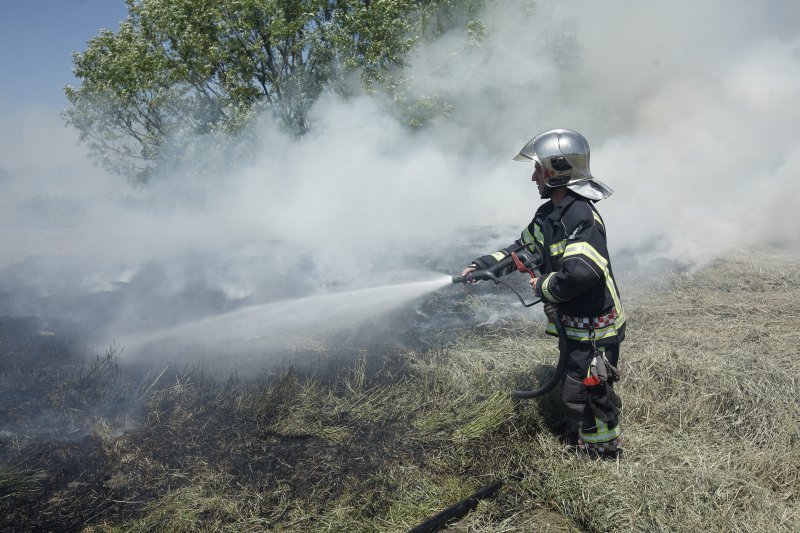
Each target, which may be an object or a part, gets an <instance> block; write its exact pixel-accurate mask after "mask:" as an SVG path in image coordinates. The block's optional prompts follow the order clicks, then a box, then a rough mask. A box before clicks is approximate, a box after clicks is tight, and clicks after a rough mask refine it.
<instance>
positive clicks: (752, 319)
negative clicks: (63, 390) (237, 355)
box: [0, 255, 800, 532]
mask: <svg viewBox="0 0 800 533" xmlns="http://www.w3.org/2000/svg"><path fill="white" fill-rule="evenodd" d="M797 267H798V263H797V262H796V261H793V260H787V259H782V258H778V257H765V256H763V255H762V256H761V257H760V258H759V262H758V263H757V264H756V263H755V262H754V261H750V260H746V259H739V260H736V261H728V262H725V263H722V262H720V263H714V264H711V265H708V266H707V267H705V268H703V269H702V270H700V271H698V272H696V273H692V274H675V275H673V276H670V277H669V278H668V279H665V280H664V282H663V286H662V287H661V288H660V290H659V291H656V292H653V293H651V294H649V295H648V296H646V297H644V298H641V299H637V303H636V304H635V305H631V306H629V308H628V314H629V316H630V324H629V329H628V340H627V341H626V342H625V344H624V345H623V351H622V357H621V361H622V370H623V374H624V377H623V380H622V382H621V383H620V384H619V392H620V394H621V396H622V398H623V401H624V403H625V406H624V428H625V434H626V439H627V441H626V443H627V453H626V456H625V457H624V459H622V460H620V461H593V460H590V459H587V458H585V457H582V456H580V455H578V454H576V452H575V451H574V449H573V447H572V446H571V445H570V444H569V442H568V440H567V438H566V436H565V435H564V433H565V431H566V429H565V426H564V425H563V424H562V420H561V411H560V402H559V400H558V396H557V395H558V394H559V391H558V390H557V391H555V392H554V393H553V394H552V395H551V396H549V397H547V398H544V399H542V400H540V401H532V402H526V403H514V402H512V400H511V399H510V398H509V396H508V392H509V391H510V389H511V388H521V387H525V386H528V385H532V384H534V383H536V382H538V380H540V379H541V377H542V375H541V374H542V372H543V371H544V366H543V365H547V364H550V363H553V362H554V352H555V342H554V340H553V339H551V338H548V337H546V336H545V335H544V333H543V331H542V328H541V326H540V325H539V324H537V323H531V322H528V321H507V322H504V323H503V324H501V325H497V324H495V325H493V326H491V327H485V328H481V329H480V331H478V332H473V333H472V334H470V335H467V336H465V337H464V338H462V339H461V340H459V341H458V342H457V343H455V344H453V345H451V346H447V347H440V348H438V349H433V350H430V351H427V352H425V353H407V354H393V355H387V356H386V357H385V360H384V362H383V364H382V365H381V366H380V370H379V371H377V372H376V373H372V374H370V373H368V372H367V365H366V359H365V357H366V354H361V356H360V357H357V358H356V362H355V364H353V365H352V366H351V367H350V368H349V369H348V370H345V371H342V372H341V375H339V376H336V377H335V378H334V379H333V380H320V379H316V378H314V377H312V376H308V375H299V374H297V373H295V372H292V371H287V372H285V373H284V374H283V375H281V376H280V377H279V378H277V379H275V380H272V381H270V382H267V383H241V382H236V381H231V382H229V383H227V384H219V383H215V382H211V381H207V380H203V379H201V378H198V377H196V376H192V375H191V374H186V375H183V376H173V377H172V378H171V379H170V380H169V381H167V380H166V378H165V383H160V384H159V385H158V386H157V387H151V388H150V389H149V390H147V391H146V394H144V393H143V397H144V399H145V401H146V405H145V407H144V408H143V414H142V415H141V417H140V419H139V422H138V424H139V425H138V427H137V428H136V429H135V430H133V431H128V432H125V433H123V434H121V435H118V434H117V433H116V432H115V431H112V430H111V429H108V428H106V429H104V426H103V425H102V424H96V425H95V426H94V427H95V430H94V435H95V436H94V437H92V438H94V439H96V443H95V447H96V449H95V452H93V453H95V454H96V457H97V458H99V459H97V460H96V461H95V464H96V469H95V471H92V472H90V473H89V474H86V473H84V474H82V476H83V478H82V479H83V481H86V478H87V477H89V478H90V479H91V480H93V481H92V482H91V483H88V486H87V487H81V486H80V485H79V486H78V487H79V488H80V490H79V488H76V486H75V485H74V483H76V482H78V481H80V482H82V481H81V480H80V479H78V478H72V479H66V478H65V479H64V480H63V481H64V482H63V483H61V484H56V483H49V484H47V483H44V485H43V482H42V480H41V479H33V478H31V479H30V480H29V482H28V484H27V485H17V486H26V487H29V488H30V487H34V486H35V487H37V488H36V490H28V489H26V490H27V492H24V491H23V492H18V493H16V494H11V495H9V496H8V497H7V498H4V499H0V506H2V507H0V509H2V511H3V513H0V514H5V515H6V516H8V517H9V518H6V519H5V521H2V520H0V524H2V525H3V526H4V527H8V526H9V524H12V523H14V521H16V523H17V524H27V526H30V527H35V526H37V525H38V526H42V524H43V523H44V524H45V525H47V524H51V525H52V524H53V522H52V521H50V522H42V521H41V520H42V519H41V517H42V516H43V515H42V511H43V510H44V511H45V512H47V513H50V514H49V515H45V516H50V517H52V516H61V517H66V518H65V521H64V522H63V523H64V524H66V525H67V526H69V527H71V528H81V527H85V528H87V529H88V530H92V531H105V530H110V531H201V530H202V531H259V530H264V529H273V530H282V531H292V530H293V531H403V530H407V529H408V528H410V527H412V526H413V525H415V524H417V523H419V522H421V521H422V520H423V519H425V518H426V517H428V516H430V515H432V514H434V513H435V512H437V511H439V510H441V509H442V508H443V507H446V506H448V505H450V504H452V503H454V502H456V501H457V500H459V499H461V498H463V497H465V496H467V495H469V494H470V493H472V492H474V491H475V490H476V489H477V488H478V487H480V486H481V485H484V484H486V483H489V482H491V481H493V480H495V479H497V478H507V477H508V476H509V475H510V474H511V473H513V472H516V471H519V470H522V471H524V472H525V473H526V476H525V477H524V479H522V480H521V481H518V482H510V483H508V484H507V485H506V486H504V488H503V489H502V490H501V491H500V493H499V494H498V496H497V497H496V498H495V499H493V500H491V501H485V502H483V503H482V504H481V505H480V506H479V507H478V508H477V509H476V510H475V511H474V512H473V513H471V514H470V515H469V516H467V517H466V518H465V519H464V520H462V521H461V522H459V523H458V524H456V525H454V526H453V529H454V530H457V531H487V532H488V531H504V532H510V531H576V530H588V531H609V530H617V531H698V530H712V531H794V530H796V524H797V523H798V521H799V520H800V507H799V506H798V494H800V453H798V444H800V442H799V441H800V438H799V437H800V431H799V430H798V427H799V423H798V422H799V420H798V416H799V415H798V412H799V411H800V410H798V405H800V394H798V383H797V376H798V375H800V358H799V357H798V356H799V355H800V354H799V353H798V348H797V340H796V338H797V330H798V329H800V289H798V287H799V286H800V274H799V273H798V268H797ZM109 364H110V363H109ZM4 438H5V437H4ZM93 442H95V441H93ZM59 450H60V452H61V453H64V454H66V455H65V460H74V458H75V457H80V456H79V453H80V452H78V451H76V450H74V449H72V448H69V449H67V448H63V449H62V448H60V449H59ZM68 452H69V453H73V454H76V455H69V454H68ZM10 455H11V454H9V453H6V456H7V457H8V456H10ZM37 457H39V456H37V455H36V454H35V453H32V452H31V450H29V449H26V448H25V447H24V446H23V447H21V448H20V449H19V450H18V451H17V455H16V458H15V461H17V462H16V463H15V464H16V465H17V466H18V467H19V468H25V469H27V470H25V471H28V472H33V471H37V472H39V471H41V470H45V471H47V468H43V467H42V461H41V459H37ZM37 461H38V462H37ZM51 466H52V465H51ZM15 471H18V472H22V471H23V470H15ZM3 472H4V471H2V470H0V474H3ZM92 476H94V477H92ZM3 479H4V478H3V477H2V475H0V487H2V483H3ZM15 480H16V481H15V483H19V482H20V479H19V477H17V478H15ZM76 480H77V481H76ZM81 490H82V491H83V492H81ZM87 492H91V493H93V494H98V495H99V497H96V498H95V499H94V500H93V503H92V504H91V508H80V509H79V508H78V507H80V506H84V507H85V506H86V505H87V503H86V502H89V501H92V500H90V499H88V498H86V497H85V494H86V493H87ZM37 511H38V514H37ZM37 520H40V521H39V522H37ZM10 521H11V522H10Z"/></svg>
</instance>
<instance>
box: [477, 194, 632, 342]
mask: <svg viewBox="0 0 800 533" xmlns="http://www.w3.org/2000/svg"><path fill="white" fill-rule="evenodd" d="M524 245H527V246H528V247H529V248H530V249H531V251H533V252H538V254H539V255H540V256H541V257H542V259H543V260H544V262H543V265H542V268H541V271H540V272H539V274H540V276H539V280H538V282H537V284H536V293H537V294H538V295H540V296H541V297H542V298H543V299H544V300H545V301H546V302H549V303H552V304H555V305H557V306H558V310H559V312H560V313H561V314H562V322H563V323H564V327H565V329H566V331H567V337H568V338H569V339H570V340H572V341H579V342H590V341H591V337H592V336H594V339H595V341H596V342H597V344H598V345H600V346H602V345H607V344H616V343H619V342H621V341H622V340H623V338H624V336H625V312H624V310H623V309H622V303H621V301H620V298H619V290H618V289H617V284H616V282H615V281H614V275H613V272H612V270H611V261H610V259H609V255H608V248H607V246H606V229H605V224H604V223H603V219H602V218H601V217H600V214H599V213H598V212H597V209H595V207H594V205H592V202H590V201H589V200H587V199H585V198H583V197H582V196H579V195H577V194H575V193H573V192H572V191H568V192H567V195H566V196H565V197H564V199H563V200H562V201H561V203H560V204H559V205H558V206H557V207H556V206H555V205H554V204H553V202H552V201H548V202H545V203H544V204H542V205H541V206H540V207H539V209H538V210H537V211H536V215H535V216H534V217H533V220H532V221H531V223H530V224H529V225H528V227H527V228H525V229H524V230H523V231H522V236H521V238H519V239H517V240H516V241H515V242H514V244H512V245H511V246H508V247H506V248H504V249H502V250H500V251H498V252H495V253H493V254H490V255H485V256H483V257H479V258H478V259H476V260H475V261H474V264H475V265H476V266H477V267H478V268H482V269H483V268H489V267H491V266H493V265H495V264H497V262H498V261H500V260H502V259H503V258H504V257H506V256H507V255H509V254H510V253H511V252H512V251H514V250H515V249H518V248H519V247H521V246H524ZM511 270H513V268H509V269H508V270H507V271H506V272H502V273H501V274H507V273H508V272H510V271H511ZM547 331H548V333H551V334H553V335H555V334H556V331H555V327H554V325H553V324H552V323H550V324H548V329H547Z"/></svg>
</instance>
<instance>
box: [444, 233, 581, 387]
mask: <svg viewBox="0 0 800 533" xmlns="http://www.w3.org/2000/svg"><path fill="white" fill-rule="evenodd" d="M512 263H513V265H514V267H516V269H517V270H518V271H520V272H522V273H524V274H528V275H530V277H531V279H536V277H537V273H538V271H539V270H540V269H541V267H542V264H543V261H542V259H541V257H540V256H539V255H538V254H534V253H531V252H530V251H529V250H527V249H525V245H522V246H520V247H519V248H517V249H516V250H515V251H513V252H511V254H510V255H508V256H506V257H504V258H503V259H501V260H500V261H498V262H497V264H496V265H493V266H492V267H490V268H487V269H483V270H474V271H472V272H470V273H468V274H466V275H465V276H453V283H474V282H477V281H494V282H495V284H502V285H505V286H506V287H508V288H509V289H511V290H512V291H513V292H514V294H516V295H517V298H519V301H520V303H521V304H522V306H523V307H531V306H533V305H536V304H537V303H541V301H542V300H541V298H539V299H536V300H533V301H531V302H526V301H525V298H523V296H522V295H521V294H520V293H519V291H517V290H516V289H515V288H514V287H512V286H511V285H510V284H509V283H507V282H506V281H505V280H503V279H501V278H500V275H502V273H504V271H506V270H509V269H511V268H514V267H512ZM552 321H553V324H554V325H555V328H556V332H557V333H558V352H559V357H558V363H557V364H556V369H555V372H553V374H552V375H551V376H550V379H548V380H547V381H546V382H545V383H543V384H542V385H540V386H539V387H538V388H536V389H533V390H513V391H511V397H512V398H516V399H519V400H528V399H531V398H538V397H539V396H544V395H545V394H547V393H548V392H550V391H551V390H552V389H553V387H555V386H556V384H558V382H559V381H561V378H562V377H564V371H565V370H566V366H567V358H568V357H569V349H568V347H567V332H566V330H565V329H564V324H562V323H561V318H560V317H559V316H558V313H555V314H554V316H553V317H552Z"/></svg>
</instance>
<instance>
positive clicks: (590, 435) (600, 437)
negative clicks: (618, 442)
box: [578, 418, 622, 444]
mask: <svg viewBox="0 0 800 533" xmlns="http://www.w3.org/2000/svg"><path fill="white" fill-rule="evenodd" d="M594 423H595V424H597V425H596V427H595V431H591V432H586V431H584V430H583V428H581V429H579V430H578V436H579V437H580V438H582V439H583V441H584V442H591V443H592V444H598V443H601V442H608V441H610V440H614V439H616V438H618V437H619V436H620V435H622V428H620V427H619V424H617V425H616V426H615V427H614V428H613V429H608V424H606V423H605V422H603V421H602V420H599V419H597V418H595V419H594Z"/></svg>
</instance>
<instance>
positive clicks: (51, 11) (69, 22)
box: [0, 0, 127, 114]
mask: <svg viewBox="0 0 800 533" xmlns="http://www.w3.org/2000/svg"><path fill="white" fill-rule="evenodd" d="M126 13H127V10H126V8H125V1H124V0H0V73H2V75H0V113H2V114H7V113H13V112H15V111H21V110H24V109H26V108H46V109H52V110H61V109H64V108H66V107H67V100H66V98H65V97H64V91H63V87H64V85H65V84H71V85H76V84H77V81H76V80H75V78H74V77H73V76H72V70H71V69H72V52H77V51H81V50H83V49H84V48H85V47H86V42H87V41H88V40H89V39H91V38H92V37H94V36H95V35H97V34H98V33H99V32H100V29H109V30H114V31H116V30H117V28H118V27H119V22H120V21H121V20H123V19H124V18H125V15H126Z"/></svg>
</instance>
